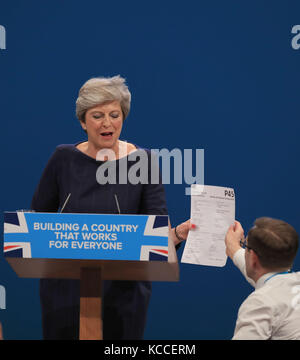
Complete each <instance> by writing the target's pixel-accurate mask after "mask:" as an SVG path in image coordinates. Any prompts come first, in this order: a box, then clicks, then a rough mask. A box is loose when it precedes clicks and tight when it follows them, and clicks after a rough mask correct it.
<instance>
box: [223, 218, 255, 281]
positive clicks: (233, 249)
mask: <svg viewBox="0 0 300 360" xmlns="http://www.w3.org/2000/svg"><path fill="white" fill-rule="evenodd" d="M243 237H244V229H243V228H242V225H241V224H240V223H239V222H238V221H235V224H234V225H231V226H230V227H229V229H228V231H227V234H226V237H225V245H226V254H227V255H228V256H229V257H230V258H231V260H232V261H233V263H234V265H235V266H236V267H237V268H239V270H240V271H241V273H242V274H243V275H244V276H245V278H246V280H247V281H248V283H249V284H250V285H252V286H253V287H254V286H255V282H254V281H253V280H252V279H250V278H249V277H248V276H247V272H246V264H245V250H244V249H242V248H241V246H240V240H241V239H243Z"/></svg>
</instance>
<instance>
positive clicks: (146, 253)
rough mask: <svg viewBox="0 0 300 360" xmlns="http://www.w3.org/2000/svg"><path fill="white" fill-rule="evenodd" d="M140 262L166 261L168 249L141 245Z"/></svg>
mask: <svg viewBox="0 0 300 360" xmlns="http://www.w3.org/2000/svg"><path fill="white" fill-rule="evenodd" d="M140 260H146V261H168V247H167V246H155V245H143V246H142V247H141V256H140Z"/></svg>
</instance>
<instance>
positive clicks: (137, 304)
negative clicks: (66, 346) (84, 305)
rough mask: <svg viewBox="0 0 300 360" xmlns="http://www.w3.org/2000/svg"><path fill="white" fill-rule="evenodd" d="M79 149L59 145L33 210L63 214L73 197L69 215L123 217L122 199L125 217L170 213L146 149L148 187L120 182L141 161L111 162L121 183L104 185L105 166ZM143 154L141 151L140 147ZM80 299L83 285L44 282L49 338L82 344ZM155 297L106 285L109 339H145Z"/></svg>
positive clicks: (130, 286)
mask: <svg viewBox="0 0 300 360" xmlns="http://www.w3.org/2000/svg"><path fill="white" fill-rule="evenodd" d="M76 145H77V144H72V145H59V146H58V147H57V148H56V150H55V152H54V153H53V155H52V156H51V158H50V159H49V161H48V163H47V165H46V167H45V169H44V172H43V174H42V177H41V179H40V182H39V184H38V186H37V189H36V191H35V193H34V196H33V199H32V204H31V208H32V210H35V211H38V212H57V211H59V209H60V208H61V207H62V205H63V203H64V202H65V200H66V198H67V196H68V194H69V193H71V196H70V198H69V201H68V203H67V204H66V206H65V208H64V210H63V212H70V213H101V214H117V213H119V212H118V207H117V204H116V201H115V194H116V195H117V199H118V202H119V207H120V211H121V213H122V214H158V215H166V214H167V206H166V200H165V192H164V188H163V185H162V184H161V181H159V183H157V184H151V183H150V181H151V166H150V164H151V163H150V161H151V160H150V159H151V156H152V154H151V152H150V151H149V150H146V153H147V156H148V159H149V166H148V178H149V183H148V184H145V182H143V183H138V184H136V185H134V184H131V183H129V182H127V184H124V181H122V183H119V176H118V174H119V171H118V169H119V166H121V165H122V164H121V162H122V161H126V162H127V168H128V171H129V169H130V168H131V167H132V166H134V165H135V164H137V162H138V161H139V157H138V156H137V158H136V160H135V161H130V160H129V159H128V157H124V158H121V159H119V160H116V161H115V162H113V161H111V162H110V164H113V165H114V166H115V167H114V168H115V169H116V170H117V171H116V184H109V183H108V184H104V185H100V184H99V183H98V182H97V180H96V172H97V169H98V168H99V166H100V165H101V164H103V162H101V161H97V160H95V159H93V158H91V157H90V156H88V155H86V154H84V153H83V152H81V151H80V150H78V149H77V148H76ZM139 151H141V149H140V148H139V147H137V152H139ZM137 154H138V153H137ZM152 171H153V168H152ZM137 175H139V174H137ZM120 182H121V181H120ZM79 294H80V284H79V280H67V279H66V280H64V279H41V280H40V298H41V310H42V327H43V337H44V339H78V337H79ZM150 295H151V283H150V282H145V281H144V282H143V281H103V308H102V311H103V315H102V316H103V337H104V339H108V340H117V339H121V340H122V339H127V340H135V339H142V338H143V333H144V329H145V324H146V316H147V309H148V304H149V300H150Z"/></svg>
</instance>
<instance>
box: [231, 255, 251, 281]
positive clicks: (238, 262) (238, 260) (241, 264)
mask: <svg viewBox="0 0 300 360" xmlns="http://www.w3.org/2000/svg"><path fill="white" fill-rule="evenodd" d="M233 263H234V265H235V266H236V267H238V268H239V270H240V271H241V273H242V274H243V275H244V276H245V278H246V280H247V281H248V283H249V284H250V285H252V286H253V287H255V281H254V280H252V279H250V278H249V277H248V276H247V273H246V263H245V249H242V248H241V249H239V250H238V251H237V252H236V253H235V254H234V255H233Z"/></svg>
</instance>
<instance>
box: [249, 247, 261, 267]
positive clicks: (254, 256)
mask: <svg viewBox="0 0 300 360" xmlns="http://www.w3.org/2000/svg"><path fill="white" fill-rule="evenodd" d="M250 261H251V265H252V267H253V268H254V269H259V268H261V264H260V261H259V258H258V256H257V254H256V252H255V251H254V250H252V249H251V250H250Z"/></svg>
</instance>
